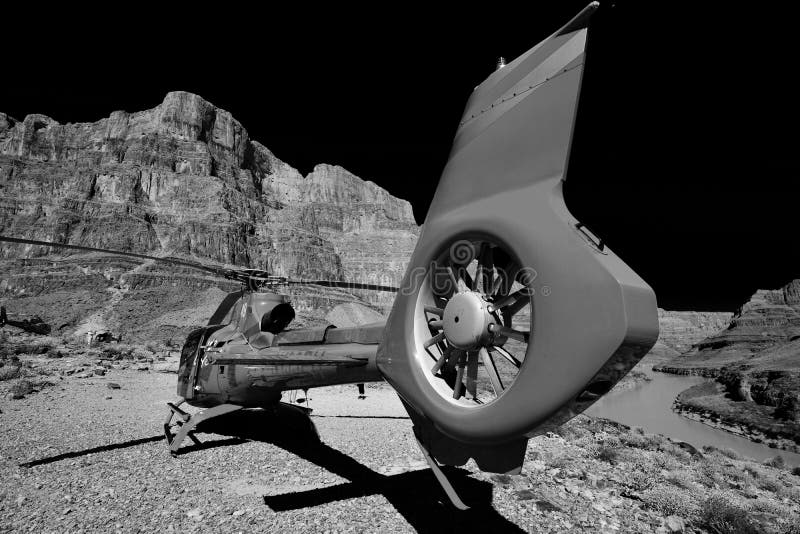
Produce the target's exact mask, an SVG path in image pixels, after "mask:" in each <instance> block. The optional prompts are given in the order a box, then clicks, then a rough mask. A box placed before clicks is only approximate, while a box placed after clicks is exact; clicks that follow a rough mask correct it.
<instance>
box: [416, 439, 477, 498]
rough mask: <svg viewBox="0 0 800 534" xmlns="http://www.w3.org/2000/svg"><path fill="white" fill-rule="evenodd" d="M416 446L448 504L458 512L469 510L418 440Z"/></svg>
mask: <svg viewBox="0 0 800 534" xmlns="http://www.w3.org/2000/svg"><path fill="white" fill-rule="evenodd" d="M417 445H419V448H420V450H421V451H422V455H423V456H424V457H425V460H427V462H428V465H429V466H430V468H431V471H433V474H434V476H435V477H436V480H438V481H439V484H440V485H441V486H442V489H443V490H444V492H445V494H447V497H448V498H449V499H450V502H451V503H453V506H455V507H456V508H458V509H459V510H469V506H467V505H466V504H464V501H462V500H461V497H459V496H458V493H456V490H455V488H454V487H453V485H452V484H450V481H449V480H447V475H445V474H444V471H442V468H441V467H439V464H438V463H437V462H436V460H435V459H434V458H433V456H431V453H430V452H428V449H427V448H425V445H423V444H422V442H421V441H420V440H419V439H417Z"/></svg>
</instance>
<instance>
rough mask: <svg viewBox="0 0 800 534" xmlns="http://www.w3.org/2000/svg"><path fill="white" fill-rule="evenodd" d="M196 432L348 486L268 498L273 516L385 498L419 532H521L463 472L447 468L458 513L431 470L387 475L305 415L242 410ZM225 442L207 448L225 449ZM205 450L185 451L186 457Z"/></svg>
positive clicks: (293, 410)
mask: <svg viewBox="0 0 800 534" xmlns="http://www.w3.org/2000/svg"><path fill="white" fill-rule="evenodd" d="M197 431H198V432H211V433H214V434H220V435H223V436H228V437H231V438H235V439H246V440H255V441H262V442H266V443H271V444H273V445H275V446H278V447H280V448H282V449H284V450H286V451H288V452H290V453H292V454H295V455H297V456H298V457H300V458H303V459H304V460H307V461H309V462H312V463H314V464H316V465H318V466H320V467H322V468H324V469H326V470H328V471H329V472H331V473H334V474H336V475H338V476H340V477H342V478H345V479H347V480H348V481H349V482H347V483H343V484H337V485H334V486H328V487H324V488H317V489H312V490H307V491H300V492H294V493H286V494H282V495H265V496H264V504H265V505H267V506H269V507H270V508H271V509H272V510H274V511H275V512H278V513H280V512H283V511H287V510H298V509H302V508H309V507H313V506H319V505H321V504H326V503H330V502H334V501H341V500H346V499H353V498H357V497H365V496H368V495H377V494H380V495H383V496H384V497H385V498H386V499H387V500H388V501H389V502H390V503H391V504H392V506H394V508H395V509H396V510H397V511H398V512H399V513H400V514H401V515H402V516H403V517H404V518H405V519H406V521H408V523H409V524H410V525H411V526H412V527H414V528H415V529H416V530H417V531H418V532H450V531H459V532H471V531H477V530H481V531H483V532H487V531H489V532H496V531H502V532H523V531H522V530H521V529H520V528H519V527H518V526H517V525H515V524H514V523H512V522H511V521H509V520H508V519H506V518H505V517H503V516H502V515H500V514H499V513H498V512H497V511H496V510H495V509H494V508H493V507H492V491H493V486H492V484H490V483H488V482H484V481H481V480H476V479H474V478H472V477H470V472H469V471H467V470H465V469H460V468H444V470H445V472H446V473H447V476H448V478H449V479H450V481H451V483H452V484H453V486H454V487H455V488H456V491H457V492H458V494H459V495H460V496H461V498H462V499H463V500H464V501H465V502H466V503H467V504H468V505H469V506H470V510H468V511H465V512H462V511H459V510H457V509H456V508H454V507H453V506H452V505H451V504H450V502H449V500H448V499H447V497H446V496H445V494H444V491H443V490H442V489H441V487H440V486H439V483H438V482H437V481H436V479H435V477H434V475H433V472H432V471H431V470H430V469H423V470H418V471H410V472H406V473H400V474H396V475H383V474H381V473H378V472H376V471H373V470H372V469H370V468H369V467H367V466H365V465H363V464H361V463H359V462H358V461H356V460H355V459H353V458H351V457H350V456H348V455H346V454H344V453H342V452H340V451H338V450H336V449H334V448H332V447H330V446H328V445H326V444H325V443H323V442H322V441H320V439H319V435H318V433H317V430H316V427H315V426H314V423H313V421H312V420H311V418H310V417H309V416H308V415H307V414H306V413H304V412H303V411H302V409H300V408H298V407H295V406H290V405H286V404H283V403H282V404H281V405H280V406H279V407H278V409H277V410H276V411H275V413H270V412H268V411H264V410H242V411H240V412H235V413H232V414H228V415H227V416H224V417H220V418H217V419H216V420H208V421H204V422H203V423H202V424H201V425H198V429H197ZM227 441H228V440H221V441H215V442H209V443H208V446H209V447H213V446H217V445H216V444H220V445H223V442H227ZM201 447H204V445H199V446H197V445H194V446H190V447H185V448H184V449H183V450H182V452H183V454H186V453H190V452H192V451H197V450H199V448H201Z"/></svg>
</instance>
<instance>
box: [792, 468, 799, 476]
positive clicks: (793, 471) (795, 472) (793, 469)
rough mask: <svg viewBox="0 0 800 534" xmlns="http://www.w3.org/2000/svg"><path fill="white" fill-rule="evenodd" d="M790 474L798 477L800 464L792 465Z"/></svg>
mask: <svg viewBox="0 0 800 534" xmlns="http://www.w3.org/2000/svg"><path fill="white" fill-rule="evenodd" d="M792 474H793V475H794V476H797V477H800V465H798V466H796V467H792Z"/></svg>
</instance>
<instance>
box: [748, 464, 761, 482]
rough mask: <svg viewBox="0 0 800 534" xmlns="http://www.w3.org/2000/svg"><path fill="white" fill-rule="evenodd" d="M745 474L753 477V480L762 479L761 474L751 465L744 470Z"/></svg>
mask: <svg viewBox="0 0 800 534" xmlns="http://www.w3.org/2000/svg"><path fill="white" fill-rule="evenodd" d="M744 472H745V473H747V474H748V475H750V476H751V477H753V480H758V479H759V478H761V473H760V472H759V471H758V470H757V469H755V468H753V467H750V466H749V465H748V466H747V467H745V468H744Z"/></svg>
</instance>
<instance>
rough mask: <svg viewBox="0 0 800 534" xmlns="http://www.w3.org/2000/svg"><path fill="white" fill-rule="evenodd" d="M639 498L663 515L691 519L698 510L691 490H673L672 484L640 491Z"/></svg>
mask: <svg viewBox="0 0 800 534" xmlns="http://www.w3.org/2000/svg"><path fill="white" fill-rule="evenodd" d="M641 498H642V501H643V502H644V503H645V505H647V507H648V508H651V509H653V510H656V511H658V512H660V513H661V514H663V515H664V516H670V515H679V516H681V517H684V518H686V519H690V520H691V519H693V518H694V517H696V516H697V514H698V512H699V508H698V506H697V498H696V496H695V495H694V494H693V493H692V492H689V491H675V488H674V487H672V486H664V485H659V486H655V487H653V488H651V489H649V490H647V491H644V492H642V494H641Z"/></svg>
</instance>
